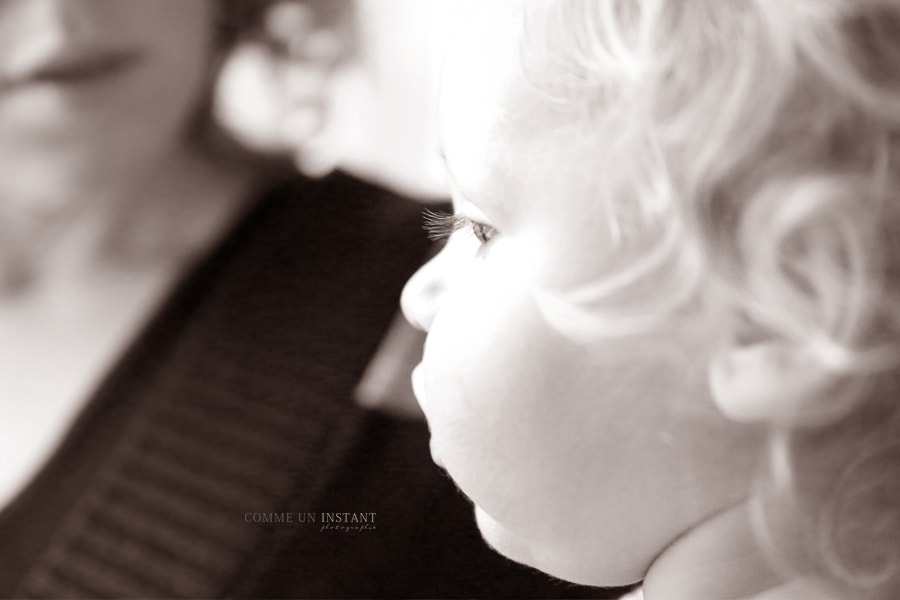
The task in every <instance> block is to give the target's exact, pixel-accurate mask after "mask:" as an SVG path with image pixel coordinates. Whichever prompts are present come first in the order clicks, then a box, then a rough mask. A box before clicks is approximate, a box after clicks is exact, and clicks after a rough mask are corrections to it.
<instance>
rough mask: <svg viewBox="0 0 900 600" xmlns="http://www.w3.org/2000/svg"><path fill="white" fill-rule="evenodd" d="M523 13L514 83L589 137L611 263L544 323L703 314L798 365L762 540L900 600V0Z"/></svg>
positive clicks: (592, 327)
mask: <svg viewBox="0 0 900 600" xmlns="http://www.w3.org/2000/svg"><path fill="white" fill-rule="evenodd" d="M526 14H527V16H528V18H526V22H525V24H524V26H525V28H526V35H525V36H524V40H525V43H524V44H523V45H522V48H521V53H522V64H523V73H524V76H525V78H526V80H527V81H528V82H529V83H530V84H531V85H533V86H534V87H535V88H536V89H538V90H539V91H540V92H541V93H542V94H543V95H544V96H545V97H546V98H547V99H548V101H549V102H552V103H555V104H557V105H558V106H559V107H560V109H561V110H568V111H571V114H572V118H571V119H570V120H569V122H570V123H571V129H569V130H568V131H565V132H563V133H564V134H565V135H571V136H578V137H581V138H587V139H589V138H596V140H598V143H597V144H596V145H595V146H594V147H595V148H596V152H595V159H596V160H595V166H592V167H591V166H588V167H586V168H594V169H596V171H597V173H598V178H601V179H602V186H603V188H604V193H603V197H602V198H601V199H600V200H602V201H604V202H606V203H608V212H609V214H610V215H611V218H610V221H609V224H608V227H609V232H608V233H609V234H610V235H611V236H612V237H613V239H614V240H615V241H616V248H617V252H618V254H619V255H620V258H621V260H619V261H613V262H617V263H618V264H620V265H621V267H619V269H618V270H617V271H614V272H610V273H609V274H608V276H607V277H605V278H604V279H602V280H601V281H596V282H593V283H592V284H591V285H588V286H586V287H583V288H579V289H571V290H566V291H562V292H553V293H549V292H545V293H541V294H540V305H541V307H542V309H543V311H544V313H545V315H546V316H547V318H548V319H549V320H550V321H551V322H553V323H555V324H556V325H557V326H558V327H559V328H560V329H561V330H562V331H564V332H567V333H569V334H570V335H572V336H573V337H577V338H579V339H582V340H584V341H590V340H591V339H592V338H594V337H596V336H605V337H608V336H611V335H616V336H635V335H639V334H640V333H641V332H643V331H647V330H648V329H654V328H658V327H660V326H663V324H665V323H672V322H676V323H680V324H681V325H680V326H683V327H694V328H696V326H697V324H698V320H697V318H699V317H697V316H698V315H703V317H702V318H703V319H704V320H703V321H702V323H703V324H704V336H705V337H706V338H707V342H709V343H711V344H713V345H717V346H718V347H735V346H740V345H742V344H746V343H748V342H752V341H760V340H778V341H781V342H783V343H787V344H790V345H791V346H792V347H795V348H802V349H803V351H804V352H806V353H807V354H808V355H809V356H810V357H811V363H810V364H812V365H813V367H812V370H813V371H814V372H813V376H814V377H816V378H818V379H819V380H820V381H819V383H820V385H819V386H818V387H817V388H816V389H818V391H819V393H817V394H816V395H815V397H814V398H812V399H804V401H805V402H806V403H807V404H805V405H804V406H805V407H806V409H808V410H804V411H803V412H802V418H801V416H800V413H798V414H795V415H793V416H792V418H790V419H784V420H778V419H776V420H775V422H773V423H772V424H771V427H772V436H771V445H770V447H771V450H772V452H771V457H772V460H771V461H770V462H769V463H768V464H767V465H764V467H765V469H764V470H765V474H764V476H763V477H761V480H760V484H759V498H760V504H759V507H760V511H759V516H760V518H759V520H758V525H759V527H758V530H759V534H760V538H761V540H762V541H763V543H764V545H765V547H766V548H767V549H768V551H769V553H770V554H771V555H772V558H773V559H774V560H773V562H775V563H778V564H784V561H782V560H781V559H783V558H789V559H790V561H791V564H792V568H793V570H794V572H800V573H804V574H813V575H817V576H818V577H819V578H821V579H822V580H824V581H827V582H828V583H829V585H831V586H832V587H833V588H834V589H836V590H838V591H839V593H840V594H841V595H842V596H859V597H865V598H869V597H872V598H878V597H885V598H886V597H888V596H890V595H892V594H898V593H900V591H898V588H900V393H898V392H900V368H898V364H900V361H898V357H900V352H898V349H900V301H898V300H900V1H898V0H791V1H790V2H785V1H783V0H683V1H679V2H671V1H667V0H567V1H566V2H533V3H531V5H530V8H529V10H528V11H527V13H526ZM698 309H699V310H698ZM673 315H677V316H678V318H677V319H673V318H672V317H673ZM786 393H787V392H786ZM789 400H790V399H785V401H786V402H788V401H789Z"/></svg>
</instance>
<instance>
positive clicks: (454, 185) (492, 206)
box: [438, 145, 505, 215]
mask: <svg viewBox="0 0 900 600" xmlns="http://www.w3.org/2000/svg"><path fill="white" fill-rule="evenodd" d="M438 154H439V156H440V157H441V162H442V163H443V164H444V172H445V173H446V174H447V177H448V179H449V180H450V187H451V189H452V190H453V192H454V194H453V195H454V196H459V198H460V199H461V200H463V201H465V202H468V203H470V204H472V205H474V206H476V207H478V208H480V209H482V210H484V209H485V208H487V211H488V212H489V213H490V214H491V215H496V214H498V213H499V214H503V213H504V212H505V211H504V208H503V206H502V205H501V204H498V203H497V202H491V201H490V199H489V198H485V196H484V195H481V194H470V193H468V191H467V190H466V189H465V188H464V186H463V185H462V184H461V183H460V181H459V179H458V178H457V177H456V175H455V174H454V173H453V169H451V168H450V161H449V159H448V158H447V153H446V152H445V151H444V147H443V145H441V146H440V147H439V148H438ZM475 198H477V200H473V199H475ZM453 205H454V208H456V205H457V202H456V200H455V198H454V202H453Z"/></svg>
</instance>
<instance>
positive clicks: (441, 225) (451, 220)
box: [422, 210, 471, 242]
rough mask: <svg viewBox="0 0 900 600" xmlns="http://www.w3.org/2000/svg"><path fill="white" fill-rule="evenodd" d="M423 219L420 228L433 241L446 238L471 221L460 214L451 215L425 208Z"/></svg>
mask: <svg viewBox="0 0 900 600" xmlns="http://www.w3.org/2000/svg"><path fill="white" fill-rule="evenodd" d="M424 221H425V224H424V225H423V226H422V228H423V229H424V230H425V231H426V232H428V239H430V240H431V241H434V242H437V241H440V240H445V239H447V238H448V237H450V236H451V235H453V234H454V233H455V232H457V231H459V230H460V229H465V228H466V226H468V225H469V224H470V223H471V222H470V221H469V219H467V218H466V217H464V216H462V215H451V214H450V213H445V212H443V211H438V210H426V211H425V213H424Z"/></svg>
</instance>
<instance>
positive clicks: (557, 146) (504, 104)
mask: <svg viewBox="0 0 900 600" xmlns="http://www.w3.org/2000/svg"><path fill="white" fill-rule="evenodd" d="M497 4H498V3H486V5H487V7H486V8H485V9H484V10H476V11H474V12H473V13H471V14H473V15H474V16H473V17H471V18H470V19H469V20H467V22H466V26H465V27H457V28H455V30H454V33H453V34H452V35H451V36H450V42H449V44H448V47H447V51H446V55H445V60H444V66H443V70H442V77H441V86H440V100H439V106H438V114H439V135H440V140H441V145H442V148H443V151H444V154H445V155H446V157H447V162H448V165H449V167H450V170H451V171H452V172H453V175H454V179H455V180H457V181H458V182H461V183H463V184H467V185H468V186H471V187H473V188H484V187H491V186H492V184H495V183H496V182H497V181H498V180H500V181H502V182H503V183H505V184H507V185H510V184H513V183H515V182H516V181H522V180H523V179H527V175H528V174H529V173H531V174H535V175H537V173H536V172H535V167H537V168H538V169H540V167H541V166H551V165H552V166H553V169H554V171H557V172H558V171H559V170H560V169H561V168H564V167H565V165H567V164H571V163H570V162H569V161H567V160H566V159H565V158H564V157H566V156H572V155H573V153H574V148H573V139H572V136H571V135H568V134H569V133H570V132H571V131H572V125H573V120H574V119H573V115H572V114H571V112H569V111H566V110H564V109H560V107H559V106H558V105H557V104H555V103H554V102H553V101H552V99H551V98H550V97H549V95H548V94H547V93H546V92H544V91H543V90H541V89H540V88H539V87H537V86H535V85H534V84H533V82H531V81H529V80H528V78H527V77H526V75H525V73H524V72H523V68H524V65H523V63H522V55H521V48H522V43H523V39H522V34H523V28H522V15H521V10H516V9H515V8H516V7H517V6H518V4H515V5H511V4H509V3H504V2H501V3H499V6H501V7H505V10H500V9H498V6H497ZM572 158H573V160H574V158H575V157H572ZM506 191H507V192H509V190H506Z"/></svg>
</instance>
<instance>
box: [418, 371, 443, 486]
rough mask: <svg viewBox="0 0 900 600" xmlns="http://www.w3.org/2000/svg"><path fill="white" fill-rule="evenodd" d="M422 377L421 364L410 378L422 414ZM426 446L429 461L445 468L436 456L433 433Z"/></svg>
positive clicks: (423, 382) (423, 384)
mask: <svg viewBox="0 0 900 600" xmlns="http://www.w3.org/2000/svg"><path fill="white" fill-rule="evenodd" d="M424 377H425V375H424V373H423V371H422V363H419V364H418V365H416V368H415V369H413V372H412V377H411V378H412V388H413V394H414V395H415V397H416V401H417V402H418V403H419V406H422V412H425V410H424V402H423V399H424V398H425V392H424V389H425V381H424ZM425 419H426V420H428V413H427V412H425ZM429 425H430V424H429ZM428 446H429V449H430V450H431V460H432V461H433V462H434V464H436V465H437V466H439V467H440V468H442V469H443V468H445V467H444V463H443V462H442V461H441V459H440V456H439V455H438V452H437V449H436V448H435V443H434V432H432V433H431V440H430V442H429V444H428Z"/></svg>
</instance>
